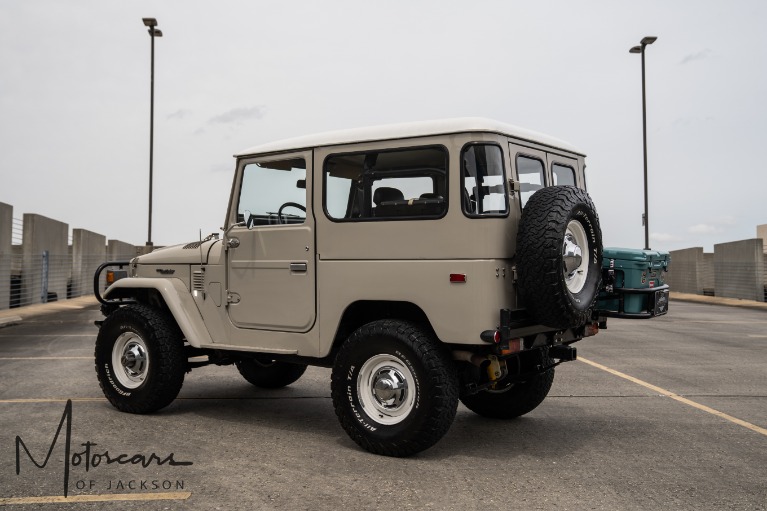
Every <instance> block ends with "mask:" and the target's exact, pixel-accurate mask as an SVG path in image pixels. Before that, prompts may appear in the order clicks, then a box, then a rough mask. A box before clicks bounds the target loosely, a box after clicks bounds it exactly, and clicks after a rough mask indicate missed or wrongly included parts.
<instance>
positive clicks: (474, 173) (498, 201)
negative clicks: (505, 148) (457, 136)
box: [461, 144, 509, 216]
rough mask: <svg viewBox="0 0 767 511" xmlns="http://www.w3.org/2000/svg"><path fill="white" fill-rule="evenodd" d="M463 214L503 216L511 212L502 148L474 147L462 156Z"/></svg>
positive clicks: (485, 145) (479, 145) (493, 146)
mask: <svg viewBox="0 0 767 511" xmlns="http://www.w3.org/2000/svg"><path fill="white" fill-rule="evenodd" d="M461 166H462V169H461V173H462V175H463V200H462V202H463V211H464V213H466V214H467V215H468V216H503V215H506V214H507V213H508V211H509V202H508V199H507V193H506V179H505V174H504V171H503V154H502V153H501V148H500V147H498V146H497V145H490V144H471V145H469V146H467V147H466V148H464V150H463V153H462V155H461Z"/></svg>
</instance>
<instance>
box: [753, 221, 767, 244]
mask: <svg viewBox="0 0 767 511" xmlns="http://www.w3.org/2000/svg"><path fill="white" fill-rule="evenodd" d="M756 237H757V238H759V239H761V240H762V248H764V249H765V250H767V224H762V225H757V226H756Z"/></svg>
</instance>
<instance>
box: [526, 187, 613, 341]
mask: <svg viewBox="0 0 767 511" xmlns="http://www.w3.org/2000/svg"><path fill="white" fill-rule="evenodd" d="M571 231H576V234H577V236H576V237H578V238H582V240H581V243H582V244H584V245H586V246H583V247H580V249H581V250H582V263H581V266H579V267H578V268H579V269H578V271H574V272H572V274H573V275H575V277H570V276H569V275H568V274H567V270H565V269H564V268H565V258H564V250H565V248H566V246H567V244H566V241H565V238H566V234H570V235H571V236H572V234H571ZM601 265H602V231H601V229H600V227H599V217H598V216H597V212H596V208H595V207H594V204H593V203H592V202H591V198H590V197H589V195H588V194H587V193H586V192H585V191H584V190H581V189H580V188H576V187H574V186H550V187H547V188H543V189H541V190H538V191H537V192H535V193H534V194H533V195H532V196H531V197H530V199H529V200H528V202H527V204H526V205H525V208H524V210H523V211H522V218H521V220H520V222H519V231H518V233H517V274H518V282H519V292H520V295H521V297H522V299H523V302H524V304H525V307H526V308H527V309H528V311H529V312H530V313H531V314H532V316H533V318H534V319H535V320H536V321H537V322H539V323H540V324H542V325H546V326H548V327H551V328H557V329H564V328H570V327H578V326H581V325H584V324H586V323H587V322H588V321H589V320H590V318H591V312H592V308H593V307H594V303H595V302H596V300H597V296H598V294H599V286H600V285H601V281H602V269H601ZM584 273H585V275H584ZM578 279H580V280H578ZM568 285H569V286H570V287H569V288H568Z"/></svg>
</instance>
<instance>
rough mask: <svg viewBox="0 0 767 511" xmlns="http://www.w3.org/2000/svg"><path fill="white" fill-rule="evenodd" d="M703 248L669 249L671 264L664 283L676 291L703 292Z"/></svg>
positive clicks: (699, 293)
mask: <svg viewBox="0 0 767 511" xmlns="http://www.w3.org/2000/svg"><path fill="white" fill-rule="evenodd" d="M703 271H704V266H703V248H702V247H695V248H685V249H683V250H672V251H671V266H670V267H669V272H668V275H667V277H666V283H667V284H668V285H669V286H670V287H671V290H672V291H676V292H678V293H692V294H695V295H702V294H703V285H702V282H701V281H702V278H701V277H702V273H703Z"/></svg>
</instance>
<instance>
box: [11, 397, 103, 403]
mask: <svg viewBox="0 0 767 511" xmlns="http://www.w3.org/2000/svg"><path fill="white" fill-rule="evenodd" d="M106 400H107V398H105V397H74V398H71V399H67V398H30V399H0V403H66V402H67V401H72V402H73V403H75V402H77V403H84V402H89V401H106Z"/></svg>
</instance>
